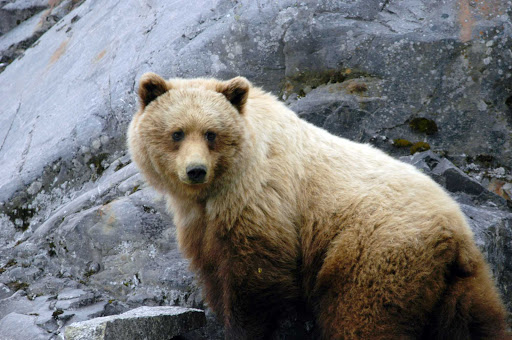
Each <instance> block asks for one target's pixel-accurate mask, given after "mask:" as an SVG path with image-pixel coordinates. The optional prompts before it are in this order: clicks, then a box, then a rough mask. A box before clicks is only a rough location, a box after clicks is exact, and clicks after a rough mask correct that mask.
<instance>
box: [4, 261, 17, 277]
mask: <svg viewBox="0 0 512 340" xmlns="http://www.w3.org/2000/svg"><path fill="white" fill-rule="evenodd" d="M16 264H17V262H16V260H15V259H10V260H9V261H7V263H6V264H5V265H4V266H3V267H2V268H0V274H2V273H3V272H5V271H6V270H7V268H9V267H12V266H15V265H16Z"/></svg>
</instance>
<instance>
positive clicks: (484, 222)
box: [461, 204, 512, 310]
mask: <svg viewBox="0 0 512 340" xmlns="http://www.w3.org/2000/svg"><path fill="white" fill-rule="evenodd" d="M461 207H462V211H463V212H464V214H466V216H467V218H468V222H469V224H470V226H471V227H472V229H473V232H474V233H475V239H476V242H477V244H478V245H479V246H480V249H482V251H483V253H484V255H485V257H486V258H487V260H488V261H489V263H490V264H491V266H490V267H491V270H492V272H493V274H494V278H495V280H496V283H497V285H498V288H499V290H500V292H501V294H502V297H503V300H504V301H505V303H506V305H507V308H508V309H509V310H512V263H511V261H510V256H511V254H512V213H510V212H506V211H500V210H498V209H492V208H487V209H485V208H481V207H475V206H471V205H466V204H462V205H461Z"/></svg>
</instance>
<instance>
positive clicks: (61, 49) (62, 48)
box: [50, 39, 69, 64]
mask: <svg viewBox="0 0 512 340" xmlns="http://www.w3.org/2000/svg"><path fill="white" fill-rule="evenodd" d="M68 42H69V39H66V40H64V41H63V42H62V44H60V46H59V47H58V48H57V49H56V50H55V52H53V54H52V56H51V58H50V64H53V63H55V62H56V61H57V60H59V58H60V57H61V56H62V55H63V54H64V52H66V48H67V46H68Z"/></svg>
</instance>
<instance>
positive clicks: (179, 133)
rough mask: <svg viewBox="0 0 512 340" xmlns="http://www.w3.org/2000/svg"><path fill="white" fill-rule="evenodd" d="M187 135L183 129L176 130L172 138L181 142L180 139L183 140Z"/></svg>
mask: <svg viewBox="0 0 512 340" xmlns="http://www.w3.org/2000/svg"><path fill="white" fill-rule="evenodd" d="M184 137H185V133H184V132H183V131H176V132H173V134H172V139H173V140H174V141H175V142H179V141H180V140H182V139H183V138H184Z"/></svg>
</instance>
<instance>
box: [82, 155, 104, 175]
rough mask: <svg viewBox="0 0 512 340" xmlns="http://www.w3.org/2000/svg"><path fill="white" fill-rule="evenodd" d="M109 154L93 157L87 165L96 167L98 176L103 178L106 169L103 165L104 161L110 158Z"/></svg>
mask: <svg viewBox="0 0 512 340" xmlns="http://www.w3.org/2000/svg"><path fill="white" fill-rule="evenodd" d="M108 156H109V154H108V153H100V154H98V155H93V156H92V157H91V159H90V160H89V162H88V163H87V165H89V166H91V165H93V166H94V170H95V171H96V175H98V177H99V176H101V174H102V173H103V171H105V169H106V168H104V167H103V165H102V164H101V163H103V161H104V160H106V159H107V158H108Z"/></svg>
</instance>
